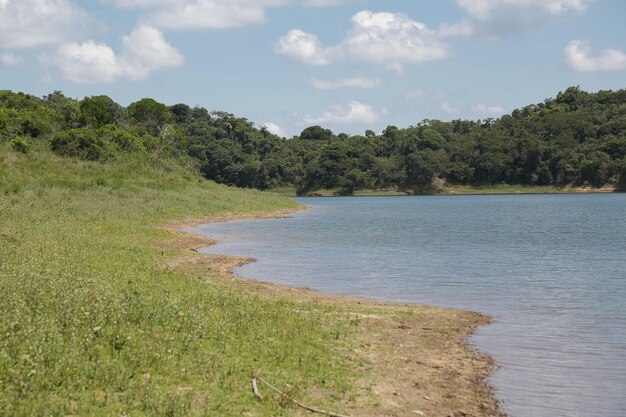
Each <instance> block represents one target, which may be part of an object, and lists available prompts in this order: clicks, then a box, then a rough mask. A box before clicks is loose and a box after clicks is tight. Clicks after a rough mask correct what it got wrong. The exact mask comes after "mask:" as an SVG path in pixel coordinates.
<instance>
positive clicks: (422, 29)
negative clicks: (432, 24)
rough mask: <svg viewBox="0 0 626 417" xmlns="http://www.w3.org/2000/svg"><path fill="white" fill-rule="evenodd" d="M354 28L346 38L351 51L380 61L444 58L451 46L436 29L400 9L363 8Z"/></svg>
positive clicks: (362, 56)
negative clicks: (373, 10) (384, 10)
mask: <svg viewBox="0 0 626 417" xmlns="http://www.w3.org/2000/svg"><path fill="white" fill-rule="evenodd" d="M352 23H353V28H352V31H351V32H350V34H349V35H348V38H347V39H346V40H345V41H344V48H345V49H346V50H347V52H348V54H349V55H350V56H352V57H355V58H357V59H361V60H364V61H374V62H377V63H380V64H387V65H389V64H403V63H408V62H422V61H430V60H435V59H441V58H445V57H446V56H447V55H448V48H447V46H446V45H444V44H443V43H442V42H441V41H440V40H439V39H438V37H437V36H436V34H435V32H434V31H432V30H430V29H428V27H427V26H426V25H425V24H423V23H421V22H417V21H415V20H411V19H409V18H408V17H407V16H406V15H404V14H401V13H373V12H370V11H367V10H363V11H361V12H359V13H357V14H356V15H354V16H353V17H352Z"/></svg>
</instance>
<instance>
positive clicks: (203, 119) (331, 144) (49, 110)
mask: <svg viewBox="0 0 626 417" xmlns="http://www.w3.org/2000/svg"><path fill="white" fill-rule="evenodd" d="M0 140H4V141H11V142H12V143H13V147H14V149H23V150H25V149H26V148H27V147H28V146H29V144H32V143H35V142H45V143H48V144H49V146H50V148H51V149H52V150H53V151H54V152H55V153H56V154H58V155H61V156H70V157H77V158H80V159H83V160H91V161H110V160H114V159H116V158H118V157H120V155H123V154H127V153H153V154H156V155H159V156H163V155H168V156H172V157H174V158H177V159H179V160H181V159H187V161H188V162H191V163H192V164H193V165H194V166H195V167H196V168H197V170H198V171H199V172H200V173H201V174H202V175H203V176H204V177H205V178H207V179H210V180H214V181H216V182H218V183H224V184H228V185H235V186H238V187H245V188H257V189H261V190H268V189H281V190H284V189H288V190H296V191H297V193H298V194H300V195H302V194H309V193H314V192H316V190H320V189H322V190H323V189H330V190H333V192H336V193H339V194H353V193H354V192H355V191H358V190H393V191H400V192H406V193H433V192H438V191H441V189H444V190H445V186H446V185H447V186H452V187H455V186H456V187H457V189H459V190H463V189H465V188H464V187H494V186H495V187H496V189H497V187H499V186H502V185H507V186H513V187H516V186H521V187H543V186H546V187H556V188H559V187H567V188H572V187H589V188H599V187H603V186H608V187H609V188H611V187H617V188H619V187H623V185H624V182H625V181H626V90H618V91H599V92H597V93H588V92H584V91H582V90H580V89H579V88H576V87H571V88H569V89H567V90H566V91H564V92H560V93H558V94H557V95H556V98H551V99H546V100H545V101H544V102H542V103H538V104H532V105H528V106H525V107H523V108H520V109H516V110H514V111H513V112H512V113H511V114H508V115H504V116H502V117H500V118H498V119H485V120H478V121H470V120H453V121H450V122H443V121H440V120H422V121H421V122H419V123H417V124H416V125H415V126H410V127H407V128H398V127H396V126H388V127H387V128H386V129H385V130H384V131H383V132H382V134H380V135H377V134H376V133H375V132H372V131H366V132H365V134H364V135H363V136H361V135H354V136H350V135H347V134H345V133H339V134H335V133H333V132H332V131H330V130H328V129H325V128H323V127H320V126H311V127H308V128H306V129H304V130H303V131H302V132H301V134H300V135H299V136H296V137H293V138H292V139H284V138H279V137H277V136H275V135H273V134H271V133H270V132H268V131H267V130H266V129H264V128H260V129H259V128H257V127H255V126H254V124H253V123H251V122H250V121H248V120H246V119H244V118H240V117H236V116H234V115H232V114H229V113H226V112H221V111H214V112H209V111H208V110H207V109H205V108H202V107H194V108H192V107H190V106H188V105H186V104H175V105H172V106H169V107H168V106H166V105H164V104H162V103H158V102H156V101H154V100H152V99H148V98H146V99H142V100H139V101H137V102H135V103H132V104H131V105H129V106H128V107H123V106H120V105H119V104H117V103H115V102H114V101H113V100H112V99H110V98H109V97H106V96H93V97H86V98H84V99H82V100H74V99H71V98H67V97H65V96H64V95H63V94H62V93H60V92H55V93H53V94H50V95H48V96H46V97H43V98H36V97H33V96H30V95H27V94H22V93H19V94H16V93H12V92H9V91H4V92H0ZM505 189H507V187H505ZM508 189H510V188H508ZM553 189H554V188H553Z"/></svg>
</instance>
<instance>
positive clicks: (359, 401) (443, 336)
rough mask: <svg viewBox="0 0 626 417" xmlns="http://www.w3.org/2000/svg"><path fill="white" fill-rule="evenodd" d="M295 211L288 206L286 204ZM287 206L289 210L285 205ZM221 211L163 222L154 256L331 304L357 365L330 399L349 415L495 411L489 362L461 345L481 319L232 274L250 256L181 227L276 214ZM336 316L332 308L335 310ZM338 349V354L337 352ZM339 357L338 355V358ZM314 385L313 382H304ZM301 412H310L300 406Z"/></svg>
mask: <svg viewBox="0 0 626 417" xmlns="http://www.w3.org/2000/svg"><path fill="white" fill-rule="evenodd" d="M294 211H296V210H294ZM291 212H293V211H291ZM291 212H289V211H280V212H275V213H270V214H268V215H266V216H263V217H261V216H238V217H234V216H226V217H215V218H204V219H188V220H184V221H180V222H176V223H173V224H169V225H166V226H163V227H162V229H165V230H167V231H169V232H171V237H170V238H168V239H166V240H163V241H161V242H159V244H158V246H159V247H160V248H162V249H165V250H168V251H175V253H176V255H175V256H173V257H167V260H166V261H163V262H162V266H163V267H165V268H168V269H169V268H171V269H176V270H182V271H184V272H186V273H190V274H192V275H194V276H198V277H201V278H202V279H205V280H206V281H207V282H208V283H209V284H211V285H215V286H219V287H223V288H225V289H239V290H244V291H248V292H251V293H254V294H257V295H259V296H261V297H271V298H276V299H284V298H288V299H289V300H290V301H296V302H302V303H317V304H328V303H330V304H332V305H333V306H336V307H337V308H338V311H341V317H339V316H338V318H339V319H341V320H348V321H349V322H350V328H351V329H352V330H351V331H352V333H351V335H350V340H351V341H352V342H351V346H349V349H348V350H349V352H348V355H350V359H351V361H352V363H358V364H359V366H358V369H357V374H358V379H357V380H356V381H355V382H354V385H353V388H354V391H355V396H354V400H353V401H350V402H349V403H346V404H338V407H340V409H341V412H342V413H344V414H348V415H350V416H420V415H423V416H441V417H448V416H450V417H461V416H476V417H478V416H502V415H503V414H502V413H501V411H500V410H499V407H498V402H497V400H496V399H495V398H494V395H493V389H492V388H491V387H490V386H489V385H488V384H487V383H486V380H487V378H488V376H489V375H490V373H491V372H492V370H493V366H494V363H493V361H492V360H491V358H489V357H488V356H486V355H482V354H480V353H479V352H477V351H475V350H474V349H472V348H471V347H470V346H468V345H467V343H466V341H467V337H468V335H470V334H472V332H473V331H474V330H475V329H476V328H477V327H478V326H482V325H485V324H487V323H489V318H488V317H486V316H484V315H482V314H478V313H474V312H468V311H460V310H452V309H444V308H437V307H429V306H421V305H413V304H396V303H383V302H376V301H371V300H362V299H356V298H349V297H342V296H333V295H325V294H321V293H318V292H315V291H311V290H309V289H299V288H291V287H287V286H282V285H276V284H271V283H267V282H258V281H249V280H244V279H241V278H239V277H237V276H236V275H235V274H233V272H232V270H233V269H234V268H235V267H237V266H241V265H243V264H245V263H248V262H252V261H254V259H251V258H240V257H233V256H223V255H211V254H201V253H198V252H197V250H198V249H199V248H203V247H206V246H209V245H211V244H214V243H215V242H214V241H212V240H211V239H209V238H206V237H203V236H199V235H196V234H193V233H189V232H183V231H181V229H183V228H189V227H193V226H196V225H199V224H204V223H211V222H224V221H229V220H241V219H254V218H280V217H285V216H288V215H289V214H290V213H291ZM338 314H339V313H338ZM342 354H345V353H342ZM338 360H341V357H338ZM312 389H314V387H312ZM302 415H310V413H308V412H304V411H303V414H302Z"/></svg>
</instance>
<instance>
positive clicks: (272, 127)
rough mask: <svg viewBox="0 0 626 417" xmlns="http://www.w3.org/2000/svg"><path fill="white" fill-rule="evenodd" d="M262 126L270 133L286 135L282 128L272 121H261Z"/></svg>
mask: <svg viewBox="0 0 626 417" xmlns="http://www.w3.org/2000/svg"><path fill="white" fill-rule="evenodd" d="M263 127H264V128H265V129H266V130H267V131H268V132H270V133H271V134H272V135H276V136H280V137H282V138H284V137H285V136H286V134H285V131H284V130H283V128H282V127H280V126H278V125H277V124H276V123H273V122H267V123H263Z"/></svg>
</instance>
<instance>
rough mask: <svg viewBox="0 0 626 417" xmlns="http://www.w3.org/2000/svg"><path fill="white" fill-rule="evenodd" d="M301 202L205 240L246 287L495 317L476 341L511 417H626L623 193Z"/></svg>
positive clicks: (212, 230)
mask: <svg viewBox="0 0 626 417" xmlns="http://www.w3.org/2000/svg"><path fill="white" fill-rule="evenodd" d="M298 201H300V202H301V203H303V204H305V205H308V206H311V207H312V210H308V211H304V212H300V213H297V214H295V215H294V217H293V218H291V219H280V220H276V219H274V220H261V221H258V220H257V221H236V222H230V223H223V224H211V225H205V226H200V227H198V228H196V229H195V231H196V232H201V233H204V234H208V235H210V236H211V237H213V238H215V239H217V240H218V241H220V242H221V243H220V244H219V245H216V246H212V247H210V248H208V249H207V250H206V251H207V252H212V253H226V254H234V255H241V256H251V257H254V258H257V259H258V262H256V263H253V264H249V265H246V266H244V267H242V268H240V269H239V270H238V271H237V272H238V273H239V274H241V275H243V276H244V277H247V278H253V279H260V280H266V281H272V282H275V283H279V284H286V285H291V286H296V287H304V286H307V287H310V288H313V289H316V290H319V291H323V292H328V293H339V294H348V295H356V296H362V297H368V298H376V299H382V300H391V301H401V302H413V303H426V304H435V305H440V306H447V307H456V308H464V309H470V310H475V311H480V312H484V313H487V314H489V315H491V316H492V317H493V318H494V319H495V323H494V324H493V325H490V326H485V327H482V328H481V329H479V331H478V333H477V334H476V335H475V336H474V337H473V338H472V339H471V342H472V343H473V344H475V345H477V346H478V347H479V348H480V349H481V351H483V352H486V353H489V354H490V355H492V356H493V357H494V358H495V359H496V361H497V362H498V364H499V365H501V367H500V368H499V369H498V370H497V371H496V373H495V374H494V376H493V377H492V379H491V383H492V384H493V385H494V386H495V387H496V391H497V396H498V397H499V398H500V399H502V400H504V404H503V409H504V411H506V412H508V413H509V414H510V415H511V416H512V417H543V416H546V417H547V416H550V417H553V416H568V417H571V416H573V417H577V416H580V417H589V416H598V417H600V416H602V417H624V416H626V195H623V194H622V195H615V194H612V195H604V194H603V195H597V194H595V195H517V196H511V195H509V196H448V197H384V198H382V197H355V198H333V199H298Z"/></svg>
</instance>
